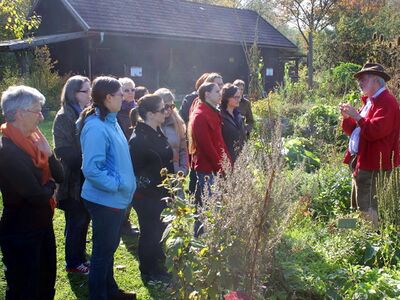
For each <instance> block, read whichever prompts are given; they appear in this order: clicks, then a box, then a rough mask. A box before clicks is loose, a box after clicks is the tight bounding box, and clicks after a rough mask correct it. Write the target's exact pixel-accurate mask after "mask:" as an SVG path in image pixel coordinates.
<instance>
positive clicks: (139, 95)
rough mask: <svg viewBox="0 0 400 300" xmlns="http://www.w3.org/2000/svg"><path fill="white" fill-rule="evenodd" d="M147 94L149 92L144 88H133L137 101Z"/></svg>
mask: <svg viewBox="0 0 400 300" xmlns="http://www.w3.org/2000/svg"><path fill="white" fill-rule="evenodd" d="M148 93H149V90H148V89H147V87H145V86H137V87H136V88H135V100H136V101H137V100H139V99H140V98H142V97H143V96H145V95H146V94H148Z"/></svg>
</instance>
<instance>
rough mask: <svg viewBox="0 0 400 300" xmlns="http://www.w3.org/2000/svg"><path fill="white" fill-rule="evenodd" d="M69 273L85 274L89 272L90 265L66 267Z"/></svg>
mask: <svg viewBox="0 0 400 300" xmlns="http://www.w3.org/2000/svg"><path fill="white" fill-rule="evenodd" d="M65 270H66V271H67V272H68V273H80V274H84V275H88V274H89V267H88V266H85V264H80V265H79V266H77V267H76V268H66V269H65Z"/></svg>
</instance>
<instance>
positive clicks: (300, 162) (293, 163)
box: [284, 137, 320, 172]
mask: <svg viewBox="0 0 400 300" xmlns="http://www.w3.org/2000/svg"><path fill="white" fill-rule="evenodd" d="M284 152H285V159H286V162H287V163H288V165H289V167H290V168H295V167H300V166H304V168H305V170H306V171H307V172H311V171H315V170H317V169H318V168H319V166H320V159H319V158H318V157H317V156H316V155H315V154H314V153H313V149H312V145H311V143H310V142H309V141H308V140H307V139H305V138H301V137H293V138H287V139H285V140H284Z"/></svg>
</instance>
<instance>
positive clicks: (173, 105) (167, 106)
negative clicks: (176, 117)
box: [165, 104, 175, 109]
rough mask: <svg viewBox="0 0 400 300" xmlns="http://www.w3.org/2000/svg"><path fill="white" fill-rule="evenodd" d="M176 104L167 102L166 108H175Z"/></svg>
mask: <svg viewBox="0 0 400 300" xmlns="http://www.w3.org/2000/svg"><path fill="white" fill-rule="evenodd" d="M174 108H175V104H165V109H174Z"/></svg>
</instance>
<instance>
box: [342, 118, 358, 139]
mask: <svg viewBox="0 0 400 300" xmlns="http://www.w3.org/2000/svg"><path fill="white" fill-rule="evenodd" d="M356 126H357V123H356V121H355V120H353V119H352V118H350V117H349V118H343V120H342V129H343V131H344V133H345V134H347V135H351V133H352V132H353V130H354V128H356Z"/></svg>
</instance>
